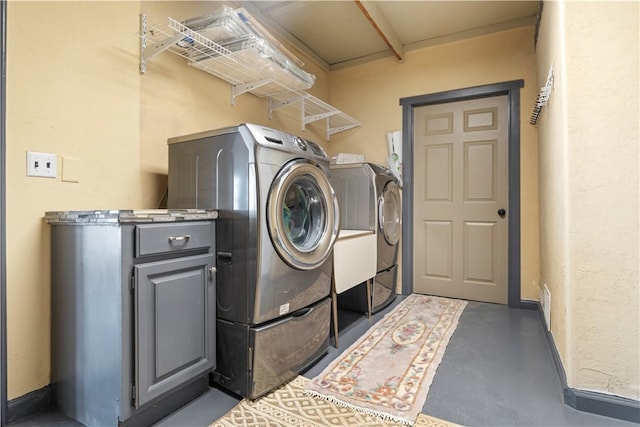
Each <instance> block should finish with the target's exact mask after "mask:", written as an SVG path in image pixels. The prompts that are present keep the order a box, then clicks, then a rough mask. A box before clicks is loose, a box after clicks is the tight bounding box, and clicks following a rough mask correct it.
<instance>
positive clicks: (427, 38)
mask: <svg viewBox="0 0 640 427" xmlns="http://www.w3.org/2000/svg"><path fill="white" fill-rule="evenodd" d="M236 4H237V5H238V6H239V7H244V8H245V9H246V10H247V11H248V12H249V13H250V14H251V15H253V16H254V18H256V19H257V20H258V21H260V22H261V23H262V24H263V25H264V26H265V27H267V29H268V30H269V32H271V33H272V34H273V35H274V36H276V37H278V38H284V39H286V40H288V41H289V42H290V43H292V44H294V45H295V46H296V47H297V48H299V49H301V50H302V51H303V52H305V53H306V54H307V55H309V56H310V57H311V58H312V59H314V60H315V61H316V62H317V63H318V64H319V65H321V66H322V67H323V68H324V69H326V70H329V69H337V68H343V67H346V66H350V65H354V64H358V63H362V62H366V61H370V60H373V59H377V58H381V57H385V56H396V58H398V60H402V58H403V56H404V53H405V52H407V51H410V50H413V49H418V48H422V47H426V46H431V45H436V44H440V43H446V42H450V41H455V40H460V39H463V38H467V37H474V36H478V35H482V34H488V33H491V32H495V31H501V30H504V29H508V28H514V27H518V26H522V25H530V24H533V23H535V20H536V15H537V10H538V4H539V1H524V0H521V1H519V0H517V1H393V0H387V1H366V0H340V1H335V0H321V1H262V0H257V1H238V2H236Z"/></svg>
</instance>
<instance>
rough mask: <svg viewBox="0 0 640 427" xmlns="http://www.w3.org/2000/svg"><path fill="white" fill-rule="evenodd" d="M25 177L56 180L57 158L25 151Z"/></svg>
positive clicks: (47, 154) (51, 155) (53, 155)
mask: <svg viewBox="0 0 640 427" xmlns="http://www.w3.org/2000/svg"><path fill="white" fill-rule="evenodd" d="M27 176H40V177H43V178H56V177H57V176H58V157H57V156H56V155H55V154H50V153H37V152H35V151H27Z"/></svg>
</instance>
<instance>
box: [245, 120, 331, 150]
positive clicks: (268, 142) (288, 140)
mask: <svg viewBox="0 0 640 427" xmlns="http://www.w3.org/2000/svg"><path fill="white" fill-rule="evenodd" d="M247 128H248V129H249V130H250V131H251V133H252V134H253V136H254V138H255V140H256V141H257V142H258V144H260V145H265V146H269V147H273V148H278V149H280V150H287V151H291V152H294V153H295V152H301V153H305V157H320V158H323V159H327V158H328V156H327V153H326V152H325V151H324V149H323V148H322V147H321V146H320V145H318V144H316V143H315V142H313V141H309V140H308V139H304V138H302V137H299V136H296V135H291V134H289V133H286V132H281V131H278V130H275V129H270V128H267V127H262V126H256V125H249V124H247Z"/></svg>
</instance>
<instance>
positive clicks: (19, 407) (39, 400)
mask: <svg viewBox="0 0 640 427" xmlns="http://www.w3.org/2000/svg"><path fill="white" fill-rule="evenodd" d="M49 407H51V389H50V388H49V386H48V385H47V386H45V387H43V388H41V389H39V390H34V391H32V392H29V393H27V394H25V395H24V396H20V397H16V398H15V399H13V400H11V401H9V402H8V404H7V423H9V424H10V423H12V422H14V421H16V420H19V419H22V418H25V417H28V416H30V415H33V414H35V413H37V412H40V411H43V410H45V409H48V408H49Z"/></svg>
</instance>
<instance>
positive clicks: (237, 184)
mask: <svg viewBox="0 0 640 427" xmlns="http://www.w3.org/2000/svg"><path fill="white" fill-rule="evenodd" d="M328 173H329V158H328V157H327V154H326V153H325V152H324V150H323V149H322V148H321V147H320V146H318V145H317V144H315V143H313V142H311V141H308V140H305V139H302V138H300V137H297V136H294V135H290V134H288V133H285V132H281V131H277V130H274V129H270V128H267V127H262V126H257V125H253V124H242V125H238V126H234V127H230V128H225V129H219V130H213V131H209V132H203V133H199V134H194V135H188V136H183V137H177V138H172V139H170V140H169V200H168V207H169V208H171V209H174V208H175V209H184V208H199V209H216V210H218V220H217V222H216V233H217V248H216V251H217V262H216V268H217V276H216V277H217V296H216V299H217V306H216V310H217V322H216V323H217V327H216V334H217V335H216V339H217V349H218V352H217V367H216V371H215V372H214V373H213V375H212V377H213V381H214V382H215V383H217V384H218V385H220V386H221V387H223V388H225V389H227V390H230V391H232V392H234V393H236V394H239V395H241V396H245V397H248V398H251V399H254V398H256V397H259V396H261V395H263V394H265V393H267V392H268V391H270V390H272V389H273V388H275V387H278V386H279V385H281V384H283V383H284V382H286V381H288V380H289V379H291V378H293V377H295V376H296V375H297V374H298V373H300V372H301V371H302V370H304V369H305V368H306V367H308V366H310V365H312V364H313V363H315V362H316V361H317V360H318V359H319V358H320V357H322V356H323V355H324V354H325V353H326V351H327V350H328V346H329V331H330V319H331V304H330V297H329V294H330V290H331V271H332V256H331V255H332V250H333V245H334V243H335V241H336V238H337V236H338V231H339V221H340V214H339V206H338V201H337V198H336V194H335V192H334V189H333V187H332V184H331V182H330V180H329V176H328Z"/></svg>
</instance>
